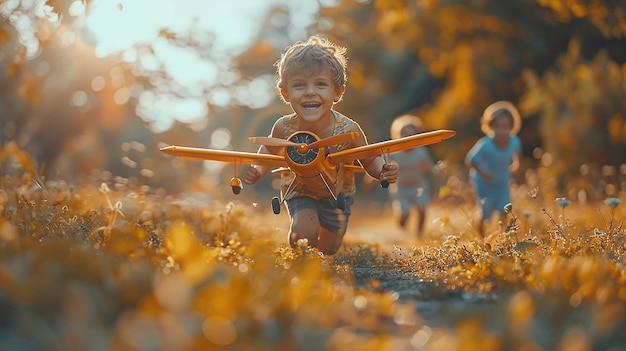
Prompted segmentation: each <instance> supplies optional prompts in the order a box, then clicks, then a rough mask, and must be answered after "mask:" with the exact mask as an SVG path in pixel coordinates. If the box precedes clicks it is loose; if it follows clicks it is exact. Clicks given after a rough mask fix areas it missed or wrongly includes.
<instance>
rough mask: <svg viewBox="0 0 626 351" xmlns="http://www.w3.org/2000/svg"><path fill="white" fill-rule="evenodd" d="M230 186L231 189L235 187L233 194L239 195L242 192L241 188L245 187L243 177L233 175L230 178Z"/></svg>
mask: <svg viewBox="0 0 626 351" xmlns="http://www.w3.org/2000/svg"><path fill="white" fill-rule="evenodd" d="M230 187H231V189H233V194H235V195H239V193H241V190H242V189H243V184H242V183H241V179H239V178H237V177H233V178H232V179H231V180H230Z"/></svg>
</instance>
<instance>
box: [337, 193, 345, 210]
mask: <svg viewBox="0 0 626 351" xmlns="http://www.w3.org/2000/svg"><path fill="white" fill-rule="evenodd" d="M337 208H339V209H340V210H342V211H345V210H346V194H344V193H339V194H338V195H337Z"/></svg>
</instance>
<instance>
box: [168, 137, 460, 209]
mask: <svg viewBox="0 0 626 351" xmlns="http://www.w3.org/2000/svg"><path fill="white" fill-rule="evenodd" d="M455 134H456V132H455V131H453V130H435V131H431V132H426V133H420V134H416V135H411V136H407V137H404V138H398V139H392V140H387V141H382V142H378V143H372V144H369V145H363V146H359V147H355V148H350V149H345V150H342V151H338V152H333V153H328V152H327V149H326V147H327V146H331V145H338V144H343V143H345V142H347V141H350V140H352V139H354V138H356V137H357V136H358V132H350V133H345V134H338V135H333V136H331V137H328V138H325V139H320V138H319V137H318V136H317V135H315V134H314V133H311V132H307V131H298V132H295V133H293V134H292V135H291V136H289V138H287V139H281V138H271V137H250V138H248V140H249V141H250V142H253V143H255V144H261V145H266V146H275V147H276V146H277V147H284V152H283V154H282V155H271V154H259V153H253V152H241V151H227V150H216V149H204V148H195V147H186V146H175V145H171V146H166V147H163V148H161V151H162V152H164V153H166V154H170V155H174V156H181V157H187V158H195V159H201V160H211V161H221V162H229V163H234V164H235V165H237V166H239V165H242V164H256V165H267V166H274V167H277V168H276V169H274V170H272V173H280V172H291V173H293V179H292V180H291V183H290V184H289V186H288V187H287V189H286V190H285V191H284V192H283V191H282V190H281V194H280V197H278V196H274V197H273V198H272V210H273V211H274V213H276V214H279V213H280V205H281V204H282V203H283V202H284V201H285V199H288V197H289V195H291V193H292V192H293V190H294V189H295V188H296V186H297V185H299V184H300V183H304V184H305V185H307V186H308V187H317V188H323V189H326V190H327V191H328V193H329V194H330V195H331V196H332V198H333V199H334V200H335V201H337V207H338V208H340V209H342V210H343V209H345V201H346V198H345V194H344V193H342V192H338V191H336V190H335V189H333V184H335V181H336V179H337V169H338V167H337V166H338V165H339V164H343V165H344V167H354V168H355V170H356V171H361V172H363V171H364V170H363V167H362V166H360V165H355V164H354V161H356V160H358V159H361V158H365V157H374V156H379V155H383V157H386V160H388V155H389V154H391V153H394V152H398V151H402V150H408V149H412V148H416V147H419V146H424V145H430V144H435V143H438V142H441V141H443V140H445V139H448V138H451V137H452V136H454V135H455ZM237 168H238V167H237ZM381 185H382V186H383V187H384V188H386V187H387V186H389V183H387V182H385V181H383V182H381ZM230 186H231V188H232V191H233V193H234V194H235V195H237V194H239V193H240V192H241V190H242V189H243V184H242V182H241V179H240V178H239V177H238V175H237V174H236V175H235V177H233V178H232V179H231V181H230Z"/></svg>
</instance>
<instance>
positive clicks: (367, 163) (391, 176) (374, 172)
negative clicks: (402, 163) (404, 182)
mask: <svg viewBox="0 0 626 351" xmlns="http://www.w3.org/2000/svg"><path fill="white" fill-rule="evenodd" d="M350 131H351V132H358V133H359V136H358V137H356V138H355V139H354V140H352V142H351V143H350V147H358V146H363V145H367V139H366V138H365V134H364V133H363V130H362V129H361V127H360V126H359V125H357V124H356V123H355V124H353V125H352V127H351V128H350ZM359 162H360V163H361V165H362V166H363V168H364V169H365V172H366V173H367V174H368V175H369V176H370V177H372V178H374V179H377V180H379V181H383V180H385V181H388V182H389V183H395V182H396V181H397V180H398V165H396V164H394V163H385V159H384V158H383V157H382V156H376V157H368V158H363V159H360V160H359Z"/></svg>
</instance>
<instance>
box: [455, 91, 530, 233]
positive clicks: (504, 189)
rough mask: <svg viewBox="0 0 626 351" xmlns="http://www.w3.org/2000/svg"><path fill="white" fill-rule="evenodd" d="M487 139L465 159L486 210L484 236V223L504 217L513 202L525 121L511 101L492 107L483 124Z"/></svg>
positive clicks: (480, 230)
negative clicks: (511, 188)
mask: <svg viewBox="0 0 626 351" xmlns="http://www.w3.org/2000/svg"><path fill="white" fill-rule="evenodd" d="M480 127H481V130H482V131H483V133H485V136H484V137H482V138H481V139H480V140H478V141H477V142H476V144H474V146H473V147H472V149H471V150H470V151H469V153H468V154H467V157H466V158H465V163H466V165H467V167H468V168H469V169H470V180H471V182H472V184H473V186H474V190H475V192H476V196H477V199H478V202H479V203H480V204H481V208H482V219H481V221H480V225H479V232H480V234H481V235H484V232H483V226H484V222H485V221H486V220H488V219H490V218H491V215H492V214H493V213H494V212H499V213H500V214H501V215H504V213H505V212H504V206H505V205H506V204H508V203H509V202H511V200H510V191H509V183H510V181H511V179H512V174H513V173H515V172H517V170H518V169H519V163H520V156H521V150H522V143H521V140H520V138H519V137H518V136H517V133H518V132H519V130H520V128H521V118H520V115H519V112H518V111H517V108H515V106H514V105H513V104H512V103H510V102H508V101H498V102H494V103H493V104H491V105H489V106H488V107H487V108H486V109H485V112H484V113H483V116H482V118H481V121H480Z"/></svg>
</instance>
